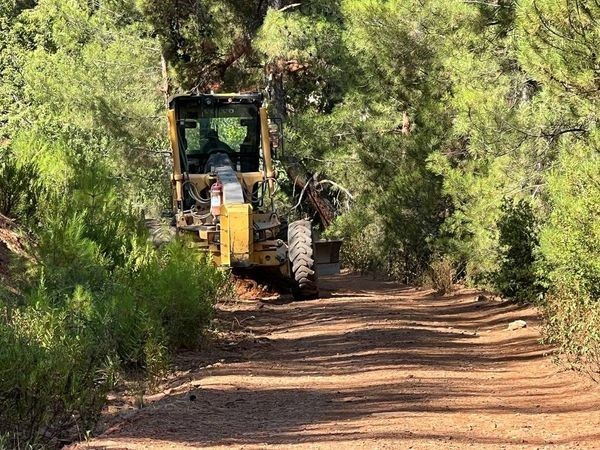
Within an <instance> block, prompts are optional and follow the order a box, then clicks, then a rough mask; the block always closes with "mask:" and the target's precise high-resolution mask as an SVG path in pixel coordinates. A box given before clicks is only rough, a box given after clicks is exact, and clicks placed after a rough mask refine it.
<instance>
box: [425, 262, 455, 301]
mask: <svg viewBox="0 0 600 450" xmlns="http://www.w3.org/2000/svg"><path fill="white" fill-rule="evenodd" d="M455 276H456V270H455V268H454V264H453V262H452V260H451V259H450V258H449V257H447V256H444V257H442V258H439V259H436V260H434V261H433V262H432V263H431V265H430V268H429V274H428V278H429V281H430V284H431V287H432V288H433V289H435V290H436V292H437V293H438V294H441V295H445V294H447V293H450V292H452V290H453V289H454V277H455Z"/></svg>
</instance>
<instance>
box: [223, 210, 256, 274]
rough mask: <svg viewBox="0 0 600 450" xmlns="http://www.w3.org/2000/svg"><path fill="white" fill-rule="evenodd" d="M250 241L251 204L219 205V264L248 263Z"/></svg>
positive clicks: (251, 245)
mask: <svg viewBox="0 0 600 450" xmlns="http://www.w3.org/2000/svg"><path fill="white" fill-rule="evenodd" d="M252 241H253V239H252V205H249V204H241V205H223V206H221V261H220V262H221V264H222V265H224V266H232V265H246V264H248V265H249V264H250V263H251V261H250V259H251V257H252V247H253V242H252Z"/></svg>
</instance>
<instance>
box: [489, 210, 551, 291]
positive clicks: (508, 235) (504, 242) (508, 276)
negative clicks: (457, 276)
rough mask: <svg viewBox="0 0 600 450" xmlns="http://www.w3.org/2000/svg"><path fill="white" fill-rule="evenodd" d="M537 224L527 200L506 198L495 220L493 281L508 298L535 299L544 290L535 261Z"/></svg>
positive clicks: (537, 241)
mask: <svg viewBox="0 0 600 450" xmlns="http://www.w3.org/2000/svg"><path fill="white" fill-rule="evenodd" d="M538 228H539V226H538V224H537V223H536V218H535V213H534V211H533V208H532V207H531V204H530V203H528V202H527V201H525V200H523V199H521V200H519V201H518V202H512V201H510V200H505V202H504V204H503V205H502V216H501V217H500V221H499V223H498V229H499V232H500V236H499V239H498V243H499V245H500V267H499V269H498V272H497V273H496V274H495V277H494V285H495V286H496V288H497V289H498V290H499V291H500V292H501V293H502V294H503V295H505V296H506V297H508V298H512V299H515V300H517V301H522V302H534V301H536V300H539V299H540V298H541V296H542V294H543V290H542V288H541V286H540V279H539V274H538V272H537V264H536V263H537V260H536V251H537V247H538V245H539V239H538V233H539V230H538Z"/></svg>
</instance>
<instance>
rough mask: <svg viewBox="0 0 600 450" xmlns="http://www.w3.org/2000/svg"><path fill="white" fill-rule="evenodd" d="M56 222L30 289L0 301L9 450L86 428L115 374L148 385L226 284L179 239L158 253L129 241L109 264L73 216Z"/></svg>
mask: <svg viewBox="0 0 600 450" xmlns="http://www.w3.org/2000/svg"><path fill="white" fill-rule="evenodd" d="M59 228H60V227H54V226H52V231H49V233H48V234H47V235H46V236H44V237H42V238H40V244H41V250H40V252H39V253H38V258H39V260H38V264H40V266H39V267H38V268H35V267H34V270H33V271H32V273H33V274H34V275H36V276H35V277H34V278H33V279H35V280H37V285H32V286H30V288H29V290H28V291H27V292H26V293H25V294H24V296H23V298H21V299H20V300H19V301H11V302H9V303H6V304H4V305H3V306H0V309H1V316H0V436H3V439H4V440H5V441H6V442H8V443H9V444H8V446H9V447H13V446H17V445H20V446H21V447H23V446H27V445H38V444H44V445H46V444H50V445H54V444H56V443H57V442H58V441H57V440H60V439H64V438H67V439H69V438H73V437H75V434H74V433H77V432H80V433H85V432H86V431H88V430H91V429H92V426H93V424H94V422H95V420H96V419H97V418H98V415H99V413H100V411H101V409H102V407H103V405H104V403H105V401H106V393H107V391H108V390H109V389H110V388H111V387H112V386H113V383H114V382H115V380H117V379H118V378H119V376H120V373H122V372H123V371H126V372H127V373H129V374H130V375H133V374H135V376H136V378H138V377H139V378H142V379H144V380H148V381H150V382H152V380H154V379H156V377H158V376H160V375H162V374H164V372H165V370H166V368H167V366H168V349H169V348H171V349H176V348H182V347H185V348H191V347H195V346H197V345H198V344H199V343H200V337H201V335H202V333H203V332H204V330H205V328H206V326H207V325H208V324H209V323H210V320H211V318H212V314H213V305H214V303H215V302H216V300H217V298H218V296H219V295H220V294H221V293H223V292H224V288H225V286H226V282H227V277H226V276H225V274H224V273H222V272H221V271H220V270H218V269H217V268H216V267H214V266H213V264H212V263H211V262H210V261H209V260H208V258H207V257H204V256H202V255H201V254H199V252H198V251H197V250H195V249H193V248H190V247H189V246H188V245H187V244H186V243H184V242H178V241H175V242H172V243H170V244H169V245H167V246H165V247H163V248H161V249H158V250H157V249H155V248H154V247H152V246H151V245H150V244H149V243H148V242H147V241H146V240H145V238H144V237H139V238H136V239H134V240H133V241H132V244H131V248H132V251H131V252H130V253H129V255H128V258H127V261H126V264H125V265H124V266H118V267H115V268H113V267H111V265H110V264H108V263H107V258H106V257H105V256H104V255H102V254H101V253H100V252H99V250H98V247H97V245H96V244H95V242H94V241H92V240H90V239H88V238H86V237H84V236H82V234H84V231H85V230H83V229H82V224H81V222H80V221H79V220H77V217H75V218H72V220H67V221H66V223H65V224H64V227H63V229H62V230H59ZM82 230H83V231H82ZM59 231H60V232H59ZM33 279H32V280H33ZM9 305H10V306H9ZM15 305H20V307H17V306H15Z"/></svg>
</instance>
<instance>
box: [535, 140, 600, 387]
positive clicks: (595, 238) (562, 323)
mask: <svg viewBox="0 0 600 450" xmlns="http://www.w3.org/2000/svg"><path fill="white" fill-rule="evenodd" d="M599 148H600V133H598V132H596V133H594V134H592V135H591V136H590V141H589V142H588V143H587V145H586V144H585V143H575V145H568V146H565V147H564V150H565V151H563V153H562V155H561V157H560V160H559V164H558V165H557V167H556V168H555V170H554V171H553V172H552V173H551V175H550V177H549V179H548V194H549V198H550V202H551V206H552V212H551V214H550V216H549V218H548V221H547V223H546V224H545V226H544V227H543V228H542V230H541V234H540V250H541V253H542V255H543V256H544V260H543V262H544V267H543V269H544V271H545V272H546V273H547V274H548V279H549V284H550V291H549V296H548V301H547V303H546V305H545V313H546V316H547V319H548V326H547V328H546V334H547V339H548V341H549V342H551V343H553V344H556V345H558V347H559V350H560V352H561V354H562V355H564V356H565V357H566V358H567V360H569V361H571V362H572V363H573V364H574V366H575V367H578V368H582V369H583V368H585V369H586V370H588V371H589V372H591V373H595V374H596V375H600V332H599V330H600V156H599V155H600V153H599V152H598V149H599Z"/></svg>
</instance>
